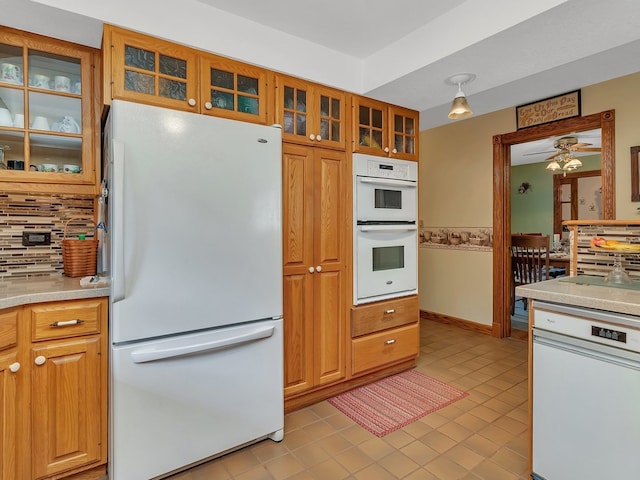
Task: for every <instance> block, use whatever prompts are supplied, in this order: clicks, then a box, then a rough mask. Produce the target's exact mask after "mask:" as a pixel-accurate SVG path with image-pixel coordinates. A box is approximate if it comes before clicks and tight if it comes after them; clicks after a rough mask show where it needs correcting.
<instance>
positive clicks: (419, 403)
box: [328, 370, 468, 437]
mask: <svg viewBox="0 0 640 480" xmlns="http://www.w3.org/2000/svg"><path fill="white" fill-rule="evenodd" d="M467 395H468V393H466V392H464V391H462V390H458V389H457V388H454V387H452V386H450V385H447V384H446V383H442V382H441V381H439V380H436V379H435V378H431V377H429V376H427V375H424V374H422V373H420V372H418V371H416V370H409V371H407V372H403V373H399V374H397V375H392V376H390V377H387V378H383V379H382V380H378V381H377V382H373V383H370V384H369V385H365V386H363V387H359V388H355V389H353V390H350V391H348V392H345V393H342V394H340V395H337V396H335V397H333V398H330V399H329V400H328V402H329V403H330V404H331V405H333V406H334V407H336V408H337V409H338V410H340V411H341V412H342V413H344V414H345V415H346V416H347V417H349V418H350V419H351V420H353V421H354V422H356V423H357V424H358V425H360V426H361V427H363V428H365V429H367V430H369V431H370V432H371V433H373V434H374V435H376V436H378V437H383V436H385V435H387V434H388V433H391V432H393V431H395V430H398V429H399V428H402V427H404V426H405V425H408V424H410V423H411V422H414V421H416V420H418V419H419V418H422V417H424V416H425V415H427V414H428V413H431V412H435V411H436V410H439V409H441V408H443V407H446V406H447V405H451V404H452V403H453V402H455V401H457V400H460V399H461V398H464V397H466V396H467Z"/></svg>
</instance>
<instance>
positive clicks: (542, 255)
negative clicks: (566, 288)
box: [511, 235, 549, 315]
mask: <svg viewBox="0 0 640 480" xmlns="http://www.w3.org/2000/svg"><path fill="white" fill-rule="evenodd" d="M511 272H512V276H511V315H513V314H514V313H515V304H516V287H517V286H519V285H527V284H529V283H536V282H541V281H543V280H549V235H511ZM522 303H523V306H524V309H525V310H526V309H527V299H526V298H524V297H523V298H522Z"/></svg>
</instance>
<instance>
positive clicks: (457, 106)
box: [448, 90, 473, 120]
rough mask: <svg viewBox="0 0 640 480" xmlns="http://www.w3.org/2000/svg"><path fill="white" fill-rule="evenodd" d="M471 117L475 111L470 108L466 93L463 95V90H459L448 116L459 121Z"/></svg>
mask: <svg viewBox="0 0 640 480" xmlns="http://www.w3.org/2000/svg"><path fill="white" fill-rule="evenodd" d="M471 115H473V111H472V110H471V108H469V104H468V103H467V99H466V98H465V96H464V93H462V90H459V91H458V93H457V94H456V96H455V98H454V99H453V102H452V103H451V111H450V112H449V115H448V116H449V118H450V119H452V120H458V119H460V118H466V117H470V116H471Z"/></svg>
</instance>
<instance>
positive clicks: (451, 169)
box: [419, 73, 640, 325]
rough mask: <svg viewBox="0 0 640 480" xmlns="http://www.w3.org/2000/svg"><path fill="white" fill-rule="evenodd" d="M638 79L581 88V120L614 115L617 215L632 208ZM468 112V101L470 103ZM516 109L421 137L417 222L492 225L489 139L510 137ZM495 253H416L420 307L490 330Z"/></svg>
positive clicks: (633, 213)
mask: <svg viewBox="0 0 640 480" xmlns="http://www.w3.org/2000/svg"><path fill="white" fill-rule="evenodd" d="M639 87H640V73H638V74H633V75H629V76H625V77H621V78H618V79H614V80H610V81H608V82H603V83H599V84H596V85H592V86H589V87H586V88H583V89H582V114H583V115H590V114H592V113H597V112H601V111H603V110H611V109H614V110H615V114H616V131H615V135H616V141H615V149H616V217H617V218H619V219H633V220H638V219H640V211H638V210H637V208H638V207H640V203H632V202H631V184H630V182H631V181H630V176H631V173H630V169H631V160H630V155H629V147H631V146H633V145H640V128H639V127H640V120H639V119H638V112H639V111H640V88H639ZM470 103H471V104H472V107H473V100H472V99H470ZM515 129H516V124H515V108H508V109H505V110H500V111H498V112H494V113H490V114H486V115H481V116H477V117H471V118H469V119H466V120H462V121H458V122H455V123H450V124H447V125H445V126H442V127H438V128H433V129H429V130H425V131H423V132H421V133H420V142H421V143H420V170H419V171H420V177H419V182H420V183H419V184H420V200H419V201H420V220H421V222H422V224H423V225H424V226H425V227H492V226H493V225H492V224H493V178H492V174H493V149H492V138H493V135H496V134H502V133H508V132H512V131H515ZM492 256H493V255H492V253H491V252H474V251H461V250H445V249H430V248H420V252H419V285H420V308H421V309H422V310H427V311H430V312H435V313H438V314H441V315H448V316H452V317H456V318H460V319H463V320H469V321H473V322H477V323H481V324H485V325H491V323H492V321H493V318H492V315H493V305H492V300H493V297H492V291H493V290H492V285H493V278H492V262H493V258H492Z"/></svg>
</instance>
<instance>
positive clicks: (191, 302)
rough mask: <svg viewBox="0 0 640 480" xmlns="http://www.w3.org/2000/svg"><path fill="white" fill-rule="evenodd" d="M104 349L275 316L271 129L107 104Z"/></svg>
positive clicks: (276, 139) (276, 149)
mask: <svg viewBox="0 0 640 480" xmlns="http://www.w3.org/2000/svg"><path fill="white" fill-rule="evenodd" d="M110 125H111V132H110V135H109V136H108V138H109V139H110V142H111V143H110V146H109V148H110V155H109V159H110V165H109V190H110V193H109V219H108V223H109V225H108V231H109V236H110V237H111V238H110V245H111V255H110V256H111V277H112V290H113V291H112V301H113V305H112V309H111V313H112V317H111V318H112V324H111V335H112V337H111V338H112V342H114V343H120V342H126V341H132V340H139V339H145V338H152V337H158V336H162V335H172V334H175V333H180V332H186V331H195V330H198V329H206V328H210V327H216V326H224V325H232V324H236V323H240V322H245V321H253V320H258V319H264V318H274V317H279V316H281V315H282V308H283V307H282V227H281V224H282V221H281V216H282V213H281V210H282V208H281V205H282V179H281V149H282V146H281V131H280V129H279V128H275V127H267V126H263V125H254V124H249V123H244V122H236V121H233V120H227V119H221V118H215V117H208V116H205V115H197V114H193V113H188V112H180V111H175V110H169V109H163V108H159V107H152V106H148V105H142V104H134V103H129V102H123V101H114V102H113V106H112V107H111V112H110Z"/></svg>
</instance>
